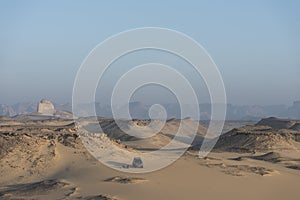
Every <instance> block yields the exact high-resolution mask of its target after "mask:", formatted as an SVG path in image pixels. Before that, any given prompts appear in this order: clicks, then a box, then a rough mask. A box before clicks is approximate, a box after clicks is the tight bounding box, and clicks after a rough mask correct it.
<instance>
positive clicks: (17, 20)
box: [0, 1, 300, 105]
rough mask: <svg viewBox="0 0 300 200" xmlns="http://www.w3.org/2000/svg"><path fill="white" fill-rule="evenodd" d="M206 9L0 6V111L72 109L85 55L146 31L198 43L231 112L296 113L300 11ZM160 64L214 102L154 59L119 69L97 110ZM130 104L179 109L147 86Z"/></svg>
mask: <svg viewBox="0 0 300 200" xmlns="http://www.w3.org/2000/svg"><path fill="white" fill-rule="evenodd" d="M210 2H211V1H199V2H198V1H188V2H184V1H182V2H173V1H148V2H138V1H129V2H127V1H126V2H122V1H118V2H117V1H114V2H111V1H106V2H104V1H63V2H62V1H48V2H44V1H43V2H41V1H18V2H17V1H1V2H0V27H1V32H0V44H1V45H0V94H1V95H0V104H1V103H2V104H14V103H17V102H38V101H39V100H40V99H41V98H48V99H51V100H53V101H54V102H58V103H65V102H71V97H72V87H73V82H74V79H75V76H76V72H77V70H78V68H79V66H80V64H81V62H82V61H83V59H84V58H85V57H86V56H87V54H88V53H89V52H90V51H91V50H92V49H93V48H94V47H95V46H96V45H97V44H98V43H100V42H101V41H103V40H104V39H106V38H107V37H109V36H111V35H114V34H117V33H118V32H120V31H124V30H127V29H131V28H136V27H145V26H155V27H166V28H171V29H175V30H178V31H180V32H183V33H185V34H187V35H189V36H191V37H192V38H194V39H195V40H196V41H198V42H199V43H200V44H202V45H203V46H204V47H205V48H206V50H207V51H208V52H209V53H210V55H211V57H212V58H213V59H214V61H215V62H216V64H217V66H218V67H219V69H220V71H221V74H222V76H223V79H224V83H225V87H226V91H227V97H228V102H229V103H232V104H238V105H246V104H247V105H255V104H257V105H274V104H286V105H291V104H292V102H293V101H294V100H300V92H299V91H300V90H299V88H300V78H299V74H300V56H299V55H300V37H299V35H300V23H299V21H300V12H299V9H300V2H299V1H288V2H284V1H248V2H244V1H224V2H223V1H217V2H213V3H210ZM155 59H163V60H164V62H165V63H168V64H169V65H170V66H172V67H174V68H176V69H179V70H181V71H182V73H183V74H184V75H185V76H187V78H188V79H189V80H191V82H192V85H193V87H194V88H195V90H196V92H197V95H198V98H199V101H200V102H199V103H205V102H209V95H208V92H207V89H206V87H205V85H204V83H203V82H202V80H201V78H199V77H197V76H196V75H195V74H194V73H193V71H192V70H191V69H190V66H188V65H187V64H186V63H184V62H182V61H180V60H178V58H174V57H171V56H168V55H163V56H162V57H159V55H158V54H156V53H155V52H151V51H148V52H147V51H144V52H137V54H135V55H131V57H130V56H129V57H128V58H127V59H124V60H123V61H122V62H121V61H120V62H119V63H115V66H114V67H115V68H113V69H112V70H111V71H110V74H109V73H108V74H107V77H106V78H105V77H104V80H103V81H104V83H105V84H104V86H102V87H100V86H99V88H98V89H99V90H97V95H96V101H98V102H106V101H109V97H110V95H109V93H110V91H111V87H112V86H113V84H114V81H116V79H117V77H118V73H121V71H120V69H122V70H124V69H130V67H133V66H134V65H136V64H139V63H143V62H150V61H153V60H155ZM153 75H154V74H153ZM141 78H143V77H141ZM132 101H142V102H146V103H155V102H159V101H161V102H162V103H169V102H172V103H174V102H176V98H175V97H174V96H172V94H171V93H170V92H169V91H167V90H165V89H163V88H156V89H155V87H154V86H149V87H145V88H144V91H143V88H141V89H140V90H139V91H137V92H136V94H134V97H133V99H132Z"/></svg>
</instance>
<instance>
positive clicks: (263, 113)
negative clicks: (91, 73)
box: [0, 101, 300, 121]
mask: <svg viewBox="0 0 300 200" xmlns="http://www.w3.org/2000/svg"><path fill="white" fill-rule="evenodd" d="M53 104H54V106H55V109H56V110H65V111H69V112H72V104H71V103H66V104H56V103H53ZM163 106H164V107H165V109H166V112H167V115H168V118H184V117H188V116H182V117H181V113H180V107H179V105H178V104H175V103H170V104H165V105H163ZM79 107H80V111H81V113H80V115H81V116H89V115H93V114H92V112H91V111H89V110H88V108H89V107H90V106H89V104H82V105H80V106H79ZM150 107H151V105H147V104H144V103H142V102H131V103H130V104H129V110H130V114H131V116H132V118H136V119H147V118H149V116H148V110H149V108H150ZM95 108H96V113H97V115H98V116H102V117H112V111H111V108H110V106H108V105H104V104H101V103H95ZM187 108H189V107H187ZM116 109H117V110H118V111H119V112H121V113H122V112H123V111H124V109H125V107H122V106H120V107H119V108H116ZM36 110H37V103H33V102H27V103H17V104H14V105H6V104H0V116H15V115H20V114H27V113H32V112H36ZM191 112H193V110H192V107H191ZM210 115H211V105H210V104H208V103H207V104H200V119H201V120H208V119H210ZM266 117H280V118H290V119H300V101H295V102H294V103H293V105H292V106H287V105H270V106H260V105H243V106H240V105H232V104H228V105H227V115H226V119H227V120H253V121H256V120H259V119H261V118H266Z"/></svg>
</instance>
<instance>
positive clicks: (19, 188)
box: [0, 122, 300, 200]
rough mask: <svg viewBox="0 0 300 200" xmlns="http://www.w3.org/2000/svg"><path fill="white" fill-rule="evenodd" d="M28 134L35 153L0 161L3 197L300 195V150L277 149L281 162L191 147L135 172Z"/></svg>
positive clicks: (19, 152) (18, 152)
mask: <svg viewBox="0 0 300 200" xmlns="http://www.w3.org/2000/svg"><path fill="white" fill-rule="evenodd" d="M49 124H50V123H49V122H48V125H49ZM54 124H55V126H58V125H59V124H57V123H53V124H51V126H54ZM48 125H47V126H48ZM65 125H66V124H61V126H65ZM48 128H49V127H48ZM2 129H4V128H3V127H2ZM5 130H6V131H8V129H5ZM43 131H47V130H43ZM48 131H49V132H51V131H50V130H48ZM69 131H70V130H69ZM3 133H4V132H3ZM26 137H29V138H27V139H28V144H27V143H26V145H27V146H30V147H33V148H29V149H30V150H31V152H26V148H25V146H26V145H25V146H22V148H17V147H18V146H16V147H15V148H14V149H13V150H11V151H10V152H9V153H7V154H5V156H4V157H3V158H1V159H0V167H1V168H0V177H1V178H0V199H130V200H131V199H132V200H135V199H136V200H140V199H151V200H152V199H212V200H213V199H223V200H227V199H246V200H247V199H249V200H253V199H256V200H260V199H261V200H269V199H270V200H271V199H272V200H277V199H278V200H281V199H291V200H293V199H295V200H298V199H299V198H300V190H299V183H300V170H299V169H297V168H294V169H292V168H288V167H287V166H291V165H292V166H299V165H300V151H299V150H286V151H280V152H276V155H277V157H275V158H274V159H277V161H276V162H274V159H273V160H269V161H264V160H259V159H254V158H256V157H257V156H260V155H264V154H266V153H268V152H256V153H255V154H251V153H230V152H212V153H210V154H209V155H208V157H206V158H204V159H200V158H198V152H197V151H189V152H187V153H186V154H185V155H184V156H182V157H181V158H180V159H179V160H177V161H176V162H175V163H173V164H172V165H170V166H168V167H166V168H164V169H161V170H158V171H155V172H151V173H144V174H131V173H122V172H119V171H116V170H113V169H111V168H109V167H107V166H105V165H103V164H102V163H100V162H99V161H98V160H96V159H95V158H93V157H92V156H91V155H90V154H89V153H88V152H87V151H86V149H85V148H83V147H82V145H80V144H78V145H75V146H72V145H66V143H65V142H64V143H63V142H57V141H56V140H55V141H54V142H55V144H54V145H51V141H49V140H48V139H40V140H38V139H37V138H35V137H33V138H30V136H26ZM26 137H25V136H24V137H22V141H23V142H25V141H27V139H26ZM52 142H53V141H52ZM35 144H36V145H35ZM33 149H34V152H33ZM29 155H30V156H29ZM274 155H275V154H274ZM278 155H280V157H278ZM33 163H34V164H33Z"/></svg>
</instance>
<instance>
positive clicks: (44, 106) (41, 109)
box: [37, 99, 55, 115]
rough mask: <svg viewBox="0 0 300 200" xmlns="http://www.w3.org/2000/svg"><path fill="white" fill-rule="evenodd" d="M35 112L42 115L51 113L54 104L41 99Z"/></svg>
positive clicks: (52, 112) (53, 110) (53, 111)
mask: <svg viewBox="0 0 300 200" xmlns="http://www.w3.org/2000/svg"><path fill="white" fill-rule="evenodd" d="M37 112H38V113H40V114H43V115H53V114H54V113H55V109H54V105H53V104H52V103H51V101H49V100H47V99H42V100H41V101H40V103H39V104H38V107H37Z"/></svg>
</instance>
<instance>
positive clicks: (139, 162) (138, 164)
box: [132, 157, 144, 168]
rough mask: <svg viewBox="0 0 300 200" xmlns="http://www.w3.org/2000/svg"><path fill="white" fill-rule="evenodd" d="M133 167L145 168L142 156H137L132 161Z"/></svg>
mask: <svg viewBox="0 0 300 200" xmlns="http://www.w3.org/2000/svg"><path fill="white" fill-rule="evenodd" d="M132 167H133V168H143V167H144V166H143V161H142V159H141V158H140V157H135V158H134V159H133V161H132Z"/></svg>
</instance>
